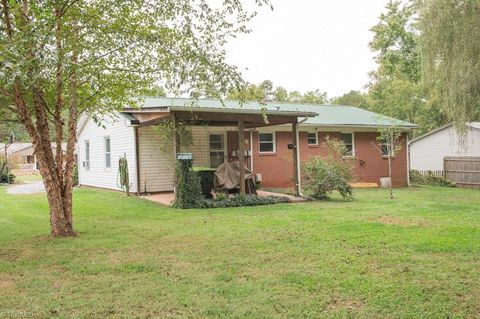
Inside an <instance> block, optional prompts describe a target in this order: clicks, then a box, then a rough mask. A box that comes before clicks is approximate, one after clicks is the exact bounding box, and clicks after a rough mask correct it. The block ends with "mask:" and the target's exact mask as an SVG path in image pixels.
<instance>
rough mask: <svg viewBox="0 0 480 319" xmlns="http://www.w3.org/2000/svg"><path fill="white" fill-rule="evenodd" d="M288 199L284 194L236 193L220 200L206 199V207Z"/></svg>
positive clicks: (272, 202) (255, 204)
mask: <svg viewBox="0 0 480 319" xmlns="http://www.w3.org/2000/svg"><path fill="white" fill-rule="evenodd" d="M289 202H290V199H289V198H288V197H284V196H267V197H260V196H255V195H244V194H237V195H235V196H233V197H227V198H222V199H220V200H218V199H217V200H213V201H212V200H206V201H205V207H207V208H225V207H243V206H260V205H272V204H277V203H289Z"/></svg>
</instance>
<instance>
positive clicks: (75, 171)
mask: <svg viewBox="0 0 480 319" xmlns="http://www.w3.org/2000/svg"><path fill="white" fill-rule="evenodd" d="M73 186H78V165H75V166H74V167H73Z"/></svg>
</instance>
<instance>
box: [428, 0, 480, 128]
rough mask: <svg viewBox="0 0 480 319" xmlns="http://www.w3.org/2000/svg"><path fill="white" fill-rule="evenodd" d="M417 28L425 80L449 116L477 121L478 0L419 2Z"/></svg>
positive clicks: (479, 113)
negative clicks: (418, 25) (419, 35)
mask: <svg viewBox="0 0 480 319" xmlns="http://www.w3.org/2000/svg"><path fill="white" fill-rule="evenodd" d="M420 29H421V44H422V53H423V57H424V59H423V67H424V68H423V69H424V72H425V79H426V83H427V84H428V85H429V87H430V88H432V89H434V90H436V91H437V92H438V99H439V101H440V102H441V104H442V105H443V109H444V110H445V112H446V114H447V115H448V117H449V119H450V120H452V121H454V122H455V123H457V126H458V127H459V128H464V124H465V123H466V122H469V121H473V120H479V119H480V36H479V34H480V1H479V0H424V1H421V11H420Z"/></svg>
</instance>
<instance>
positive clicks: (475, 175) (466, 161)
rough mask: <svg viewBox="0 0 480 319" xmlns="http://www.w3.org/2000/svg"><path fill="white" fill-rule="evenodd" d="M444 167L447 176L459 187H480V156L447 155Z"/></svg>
mask: <svg viewBox="0 0 480 319" xmlns="http://www.w3.org/2000/svg"><path fill="white" fill-rule="evenodd" d="M443 167H444V172H445V177H446V178H447V179H449V180H451V181H452V182H455V183H456V184H457V185H458V186H459V187H467V188H480V157H473V156H451V157H445V158H444V162H443Z"/></svg>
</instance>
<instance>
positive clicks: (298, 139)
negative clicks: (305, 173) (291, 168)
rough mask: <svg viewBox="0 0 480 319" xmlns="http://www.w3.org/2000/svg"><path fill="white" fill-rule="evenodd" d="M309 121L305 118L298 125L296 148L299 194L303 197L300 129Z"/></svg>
mask: <svg viewBox="0 0 480 319" xmlns="http://www.w3.org/2000/svg"><path fill="white" fill-rule="evenodd" d="M306 120H308V117H306V118H304V119H303V120H301V121H300V122H298V123H297V130H296V131H297V137H296V139H297V146H296V148H295V149H296V152H297V159H298V160H297V174H298V193H299V195H300V196H301V197H305V195H304V194H303V193H302V175H301V160H300V138H299V136H300V134H299V131H300V130H299V129H300V124H302V123H305V121H306Z"/></svg>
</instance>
